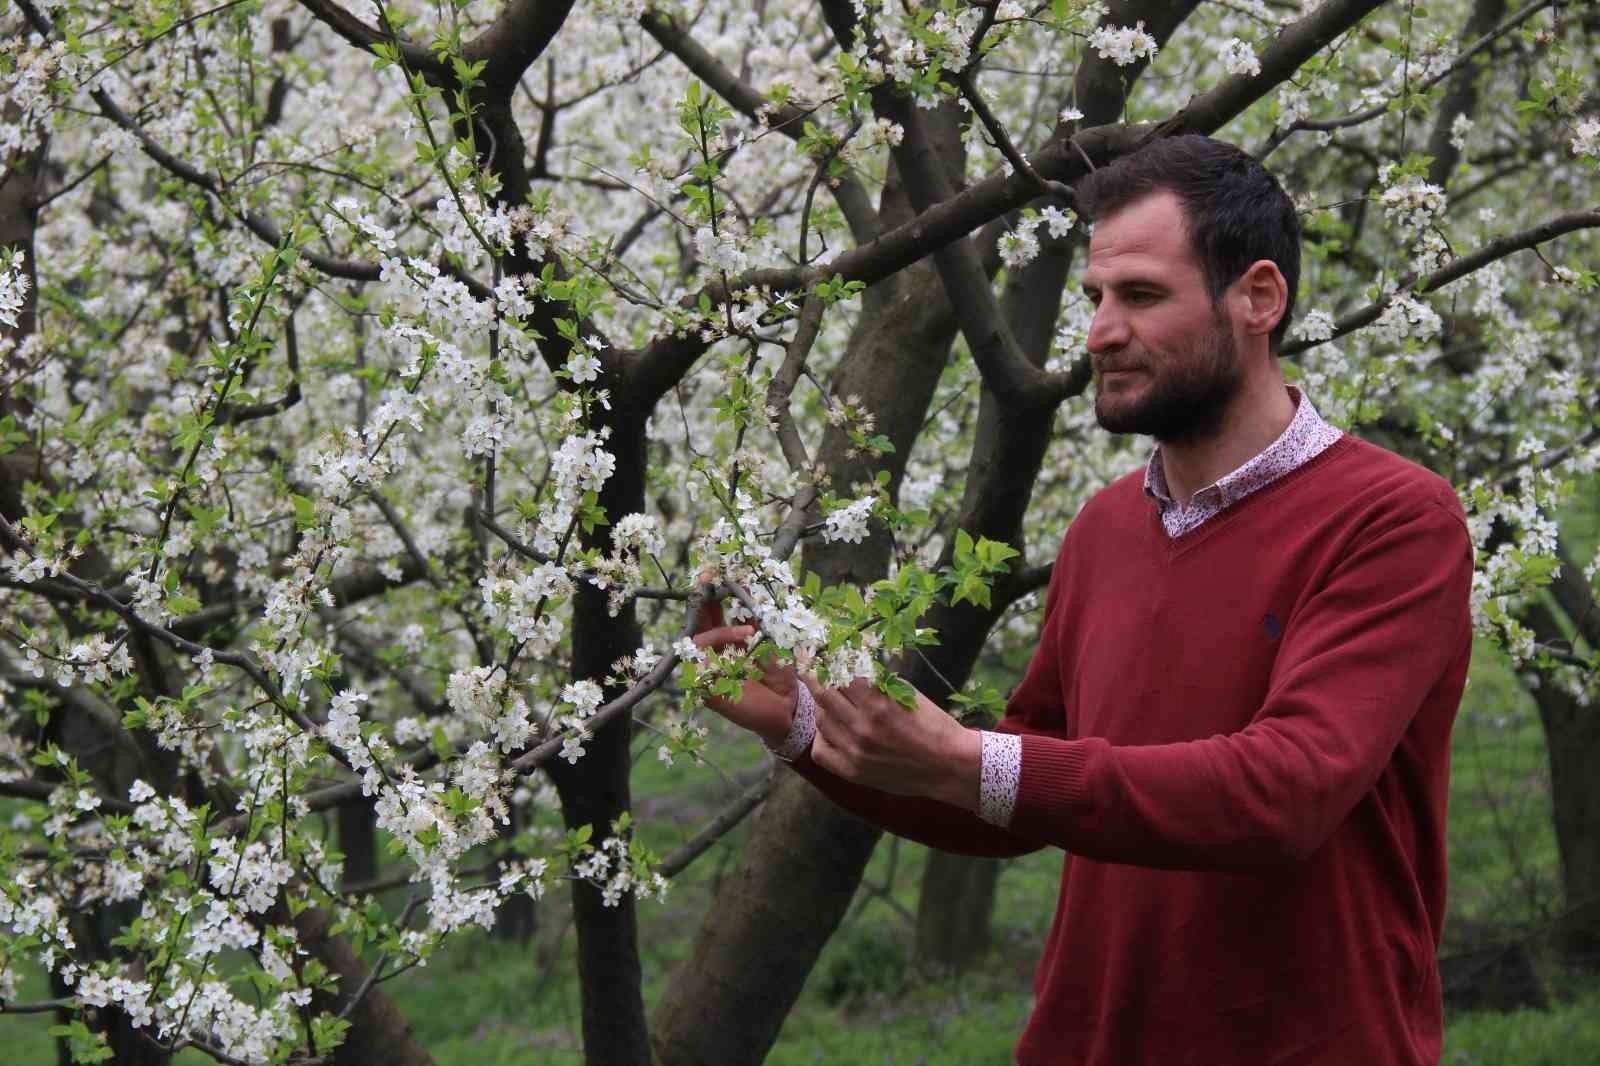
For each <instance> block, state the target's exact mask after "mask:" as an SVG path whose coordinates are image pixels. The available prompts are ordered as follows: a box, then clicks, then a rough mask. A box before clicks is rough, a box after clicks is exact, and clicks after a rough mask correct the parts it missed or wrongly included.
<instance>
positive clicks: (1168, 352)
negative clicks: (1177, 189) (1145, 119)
mask: <svg viewBox="0 0 1600 1066" xmlns="http://www.w3.org/2000/svg"><path fill="white" fill-rule="evenodd" d="M1083 291H1084V292H1085V294H1087V295H1088V297H1089V299H1090V301H1091V302H1092V303H1093V304H1094V305H1095V314H1094V323H1093V325H1091V326H1090V328H1089V339H1088V348H1089V355H1090V358H1091V360H1092V362H1093V365H1094V370H1095V375H1096V379H1097V381H1098V383H1099V385H1098V388H1097V390H1096V393H1095V402H1094V412H1095V417H1096V418H1098V419H1099V422H1100V425H1101V426H1103V427H1104V428H1105V429H1107V430H1109V431H1111V432H1112V433H1142V434H1145V435H1147V436H1151V437H1155V438H1156V439H1157V440H1160V441H1164V442H1167V443H1183V442H1185V441H1191V440H1198V439H1203V438H1204V437H1206V436H1209V435H1210V434H1212V433H1214V432H1216V430H1217V428H1218V427H1219V426H1220V425H1221V422H1222V418H1223V416H1224V414H1225V413H1226V411H1227V408H1228V405H1229V403H1230V402H1231V401H1232V400H1233V398H1234V396H1236V395H1237V394H1238V392H1239V389H1240V386H1241V384H1242V382H1243V380H1244V370H1243V367H1242V366H1241V365H1240V362H1239V359H1238V353H1237V351H1236V350H1235V345H1234V337H1233V327H1232V323H1231V322H1230V321H1229V320H1228V318H1227V316H1226V312H1225V311H1224V309H1223V307H1222V306H1221V305H1219V304H1213V303H1212V301H1211V297H1210V294H1209V293H1208V292H1207V291H1206V283H1205V275H1204V274H1203V273H1202V272H1201V270H1200V264H1199V263H1197V262H1196V261H1195V260H1194V257H1193V255H1192V254H1191V253H1190V250H1189V241H1188V237H1187V236H1186V235H1185V233H1184V228H1183V209H1182V207H1181V206H1180V205H1179V203H1178V200H1177V198H1176V197H1175V196H1173V195H1172V194H1171V193H1167V192H1158V193H1154V194H1152V195H1150V196H1147V197H1145V198H1144V199H1142V200H1137V201H1135V202H1134V203H1132V204H1130V205H1128V206H1127V207H1125V208H1123V209H1122V210H1121V211H1118V212H1117V213H1115V214H1113V215H1111V216H1110V217H1108V218H1105V219H1102V220H1100V221H1099V222H1097V223H1095V227H1094V235H1093V236H1092V237H1091V238H1090V239H1089V265H1088V268H1087V269H1086V270H1085V271H1084V274H1083Z"/></svg>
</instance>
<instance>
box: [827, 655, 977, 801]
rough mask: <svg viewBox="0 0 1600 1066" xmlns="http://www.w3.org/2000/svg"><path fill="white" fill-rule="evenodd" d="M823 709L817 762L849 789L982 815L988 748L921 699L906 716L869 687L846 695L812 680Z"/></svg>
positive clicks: (854, 687)
mask: <svg viewBox="0 0 1600 1066" xmlns="http://www.w3.org/2000/svg"><path fill="white" fill-rule="evenodd" d="M806 684H807V685H808V687H809V688H810V689H811V695H812V697H813V698H814V699H815V700H816V701H817V738H816V740H815V741H813V742H812V745H811V760H812V761H813V762H815V763H816V764H817V765H818V766H820V767H822V768H823V769H825V770H827V771H829V772H830V773H833V774H837V775H838V776H839V777H842V778H845V779H846V780H849V781H855V782H858V783H860V784H863V785H870V786H872V787H873V788H879V789H882V790H884V791H885V792H898V793H901V794H903V795H910V796H926V797H928V798H930V799H936V800H942V801H943V802H945V803H950V804H954V805H955V806H958V807H963V808H965V809H967V810H971V811H975V810H977V809H978V782H979V778H980V777H981V775H982V765H983V741H982V739H981V737H980V736H979V734H978V732H977V731H976V730H972V729H967V728H966V727H964V726H963V725H961V724H960V723H959V722H957V721H956V720H955V719H954V718H951V717H950V716H949V715H948V714H946V713H945V712H944V710H943V709H942V708H940V707H939V705H938V704H936V703H934V702H933V701H932V700H930V699H928V697H926V696H924V695H923V694H922V693H920V692H918V693H917V705H916V707H915V708H913V709H911V710H907V709H906V708H905V707H902V706H901V705H900V704H898V703H896V702H895V701H894V700H892V699H890V698H889V697H888V696H886V695H884V694H883V693H882V692H879V691H878V690H877V688H875V687H874V686H873V685H872V684H870V683H869V682H866V681H854V682H852V683H851V684H850V685H849V686H847V687H845V688H843V689H831V688H823V687H822V686H821V685H819V684H818V683H817V682H816V681H815V680H812V679H809V678H808V679H807V681H806Z"/></svg>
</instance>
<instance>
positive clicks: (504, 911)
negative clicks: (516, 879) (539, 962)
mask: <svg viewBox="0 0 1600 1066" xmlns="http://www.w3.org/2000/svg"><path fill="white" fill-rule="evenodd" d="M526 821H527V818H526V816H525V815H524V814H523V812H522V808H521V807H518V806H516V805H515V804H512V806H511V824H510V825H508V826H506V836H507V837H515V836H516V835H517V834H518V833H520V832H522V830H523V828H524V825H525V823H526ZM538 931H539V902H538V901H537V900H535V899H534V898H533V897H532V896H530V895H528V894H527V893H526V892H518V893H517V894H516V895H514V896H512V897H511V898H510V899H508V900H506V901H505V902H504V903H502V904H501V905H500V910H499V911H497V912H496V913H495V919H494V930H493V931H492V932H491V933H490V935H491V936H493V937H494V938H495V939H496V940H512V941H516V942H518V943H527V942H528V941H529V940H532V939H533V935H534V934H535V933H537V932H538Z"/></svg>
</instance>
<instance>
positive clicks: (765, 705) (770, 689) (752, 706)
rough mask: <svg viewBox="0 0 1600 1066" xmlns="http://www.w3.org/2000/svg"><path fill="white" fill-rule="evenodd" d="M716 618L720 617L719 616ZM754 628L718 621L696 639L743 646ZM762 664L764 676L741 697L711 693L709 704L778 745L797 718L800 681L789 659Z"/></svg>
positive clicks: (716, 645)
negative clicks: (795, 705) (725, 696)
mask: <svg viewBox="0 0 1600 1066" xmlns="http://www.w3.org/2000/svg"><path fill="white" fill-rule="evenodd" d="M715 620H716V621H718V622H720V621H721V619H720V618H717V619H715ZM755 631H756V629H755V626H747V625H740V626H729V625H717V626H715V627H713V628H711V629H707V630H704V631H703V632H700V633H697V634H695V638H694V642H695V644H697V645H699V646H700V647H702V648H706V649H715V650H721V649H723V648H727V647H732V646H734V645H737V646H739V647H743V646H744V645H745V643H746V642H748V641H749V639H750V638H751V637H752V636H753V635H754V634H755ZM761 667H762V670H761V680H760V681H747V682H745V686H744V691H743V692H742V693H741V694H740V696H739V698H738V700H725V699H721V698H720V697H717V696H708V697H706V705H707V706H709V707H710V708H711V709H712V710H713V711H716V712H717V713H718V714H720V715H722V717H724V718H726V719H727V720H728V721H730V722H732V723H733V724H734V725H736V726H741V727H743V728H745V729H748V730H750V731H751V732H752V733H754V734H756V735H757V736H759V737H760V738H761V739H762V740H764V741H765V742H766V743H767V746H768V747H777V746H778V745H779V744H781V743H783V739H784V737H786V736H788V735H789V726H790V725H791V724H792V723H793V722H794V699H795V686H796V684H797V682H796V681H795V675H794V667H793V666H791V665H790V664H788V663H783V662H778V661H776V660H774V659H768V660H766V661H765V662H763V663H762V664H761Z"/></svg>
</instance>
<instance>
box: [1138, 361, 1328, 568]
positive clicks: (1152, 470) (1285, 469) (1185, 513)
mask: <svg viewBox="0 0 1600 1066" xmlns="http://www.w3.org/2000/svg"><path fill="white" fill-rule="evenodd" d="M1288 390H1289V398H1290V399H1292V400H1293V401H1294V403H1295V411H1294V418H1293V419H1291V420H1290V422H1289V425H1288V427H1287V428H1286V429H1285V430H1284V431H1283V432H1282V433H1281V434H1279V435H1278V439H1277V440H1275V441H1273V442H1272V443H1271V444H1269V445H1267V447H1266V448H1265V449H1264V450H1263V451H1261V452H1260V453H1259V454H1257V455H1256V456H1255V457H1254V458H1252V459H1250V460H1248V461H1247V462H1245V463H1244V465H1242V466H1240V467H1239V468H1238V469H1236V470H1234V471H1232V472H1231V473H1227V474H1224V475H1223V476H1222V477H1220V478H1218V479H1217V480H1216V481H1214V482H1212V483H1211V484H1210V485H1207V486H1206V487H1205V488H1203V489H1201V490H1200V491H1199V492H1197V493H1195V494H1194V499H1193V500H1191V501H1190V502H1189V506H1187V507H1184V506H1182V505H1181V504H1179V503H1178V501H1177V500H1176V499H1174V498H1173V496H1172V492H1171V490H1170V489H1169V488H1168V487H1167V474H1166V469H1165V467H1164V466H1163V464H1162V462H1161V446H1160V445H1159V444H1158V445H1156V446H1155V448H1153V449H1152V450H1151V452H1150V461H1149V462H1148V463H1146V464H1145V469H1144V491H1145V495H1147V496H1149V497H1150V498H1151V499H1152V500H1153V501H1155V505H1156V510H1157V511H1158V512H1159V513H1160V515H1161V521H1162V524H1163V525H1165V526H1166V528H1167V534H1168V535H1169V536H1173V537H1177V536H1181V535H1183V534H1184V533H1187V532H1189V531H1190V530H1191V529H1194V528H1195V527H1196V526H1198V525H1200V524H1201V523H1202V522H1204V521H1205V520H1206V519H1208V518H1211V517H1213V516H1214V515H1216V514H1218V513H1219V512H1221V511H1222V510H1224V509H1225V508H1227V507H1230V506H1232V505H1233V504H1235V503H1238V502H1239V501H1240V500H1242V499H1244V498H1245V497H1246V496H1248V495H1250V494H1251V493H1252V492H1255V491H1257V490H1259V489H1263V488H1266V487H1267V486H1268V485H1270V484H1272V483H1273V482H1274V481H1277V480H1278V479H1279V478H1281V477H1283V476H1284V475H1285V474H1288V473H1290V472H1291V471H1293V470H1296V469H1298V468H1299V467H1301V466H1303V465H1304V464H1306V463H1307V462H1309V461H1311V460H1312V459H1314V458H1316V457H1317V456H1318V455H1320V454H1321V453H1322V452H1323V451H1325V450H1326V449H1327V448H1328V446H1329V445H1331V444H1333V443H1334V442H1335V441H1337V440H1338V439H1339V438H1340V437H1341V436H1343V435H1344V434H1343V433H1342V432H1340V430H1338V429H1337V428H1335V427H1334V426H1332V425H1330V424H1329V423H1327V422H1326V421H1324V420H1323V418H1322V416H1321V415H1320V414H1318V413H1317V409H1316V407H1314V406H1313V405H1312V403H1311V401H1310V400H1309V399H1308V398H1306V396H1305V395H1304V394H1303V393H1302V392H1301V391H1300V390H1299V389H1297V388H1295V387H1294V386H1293V385H1290V386H1288Z"/></svg>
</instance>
